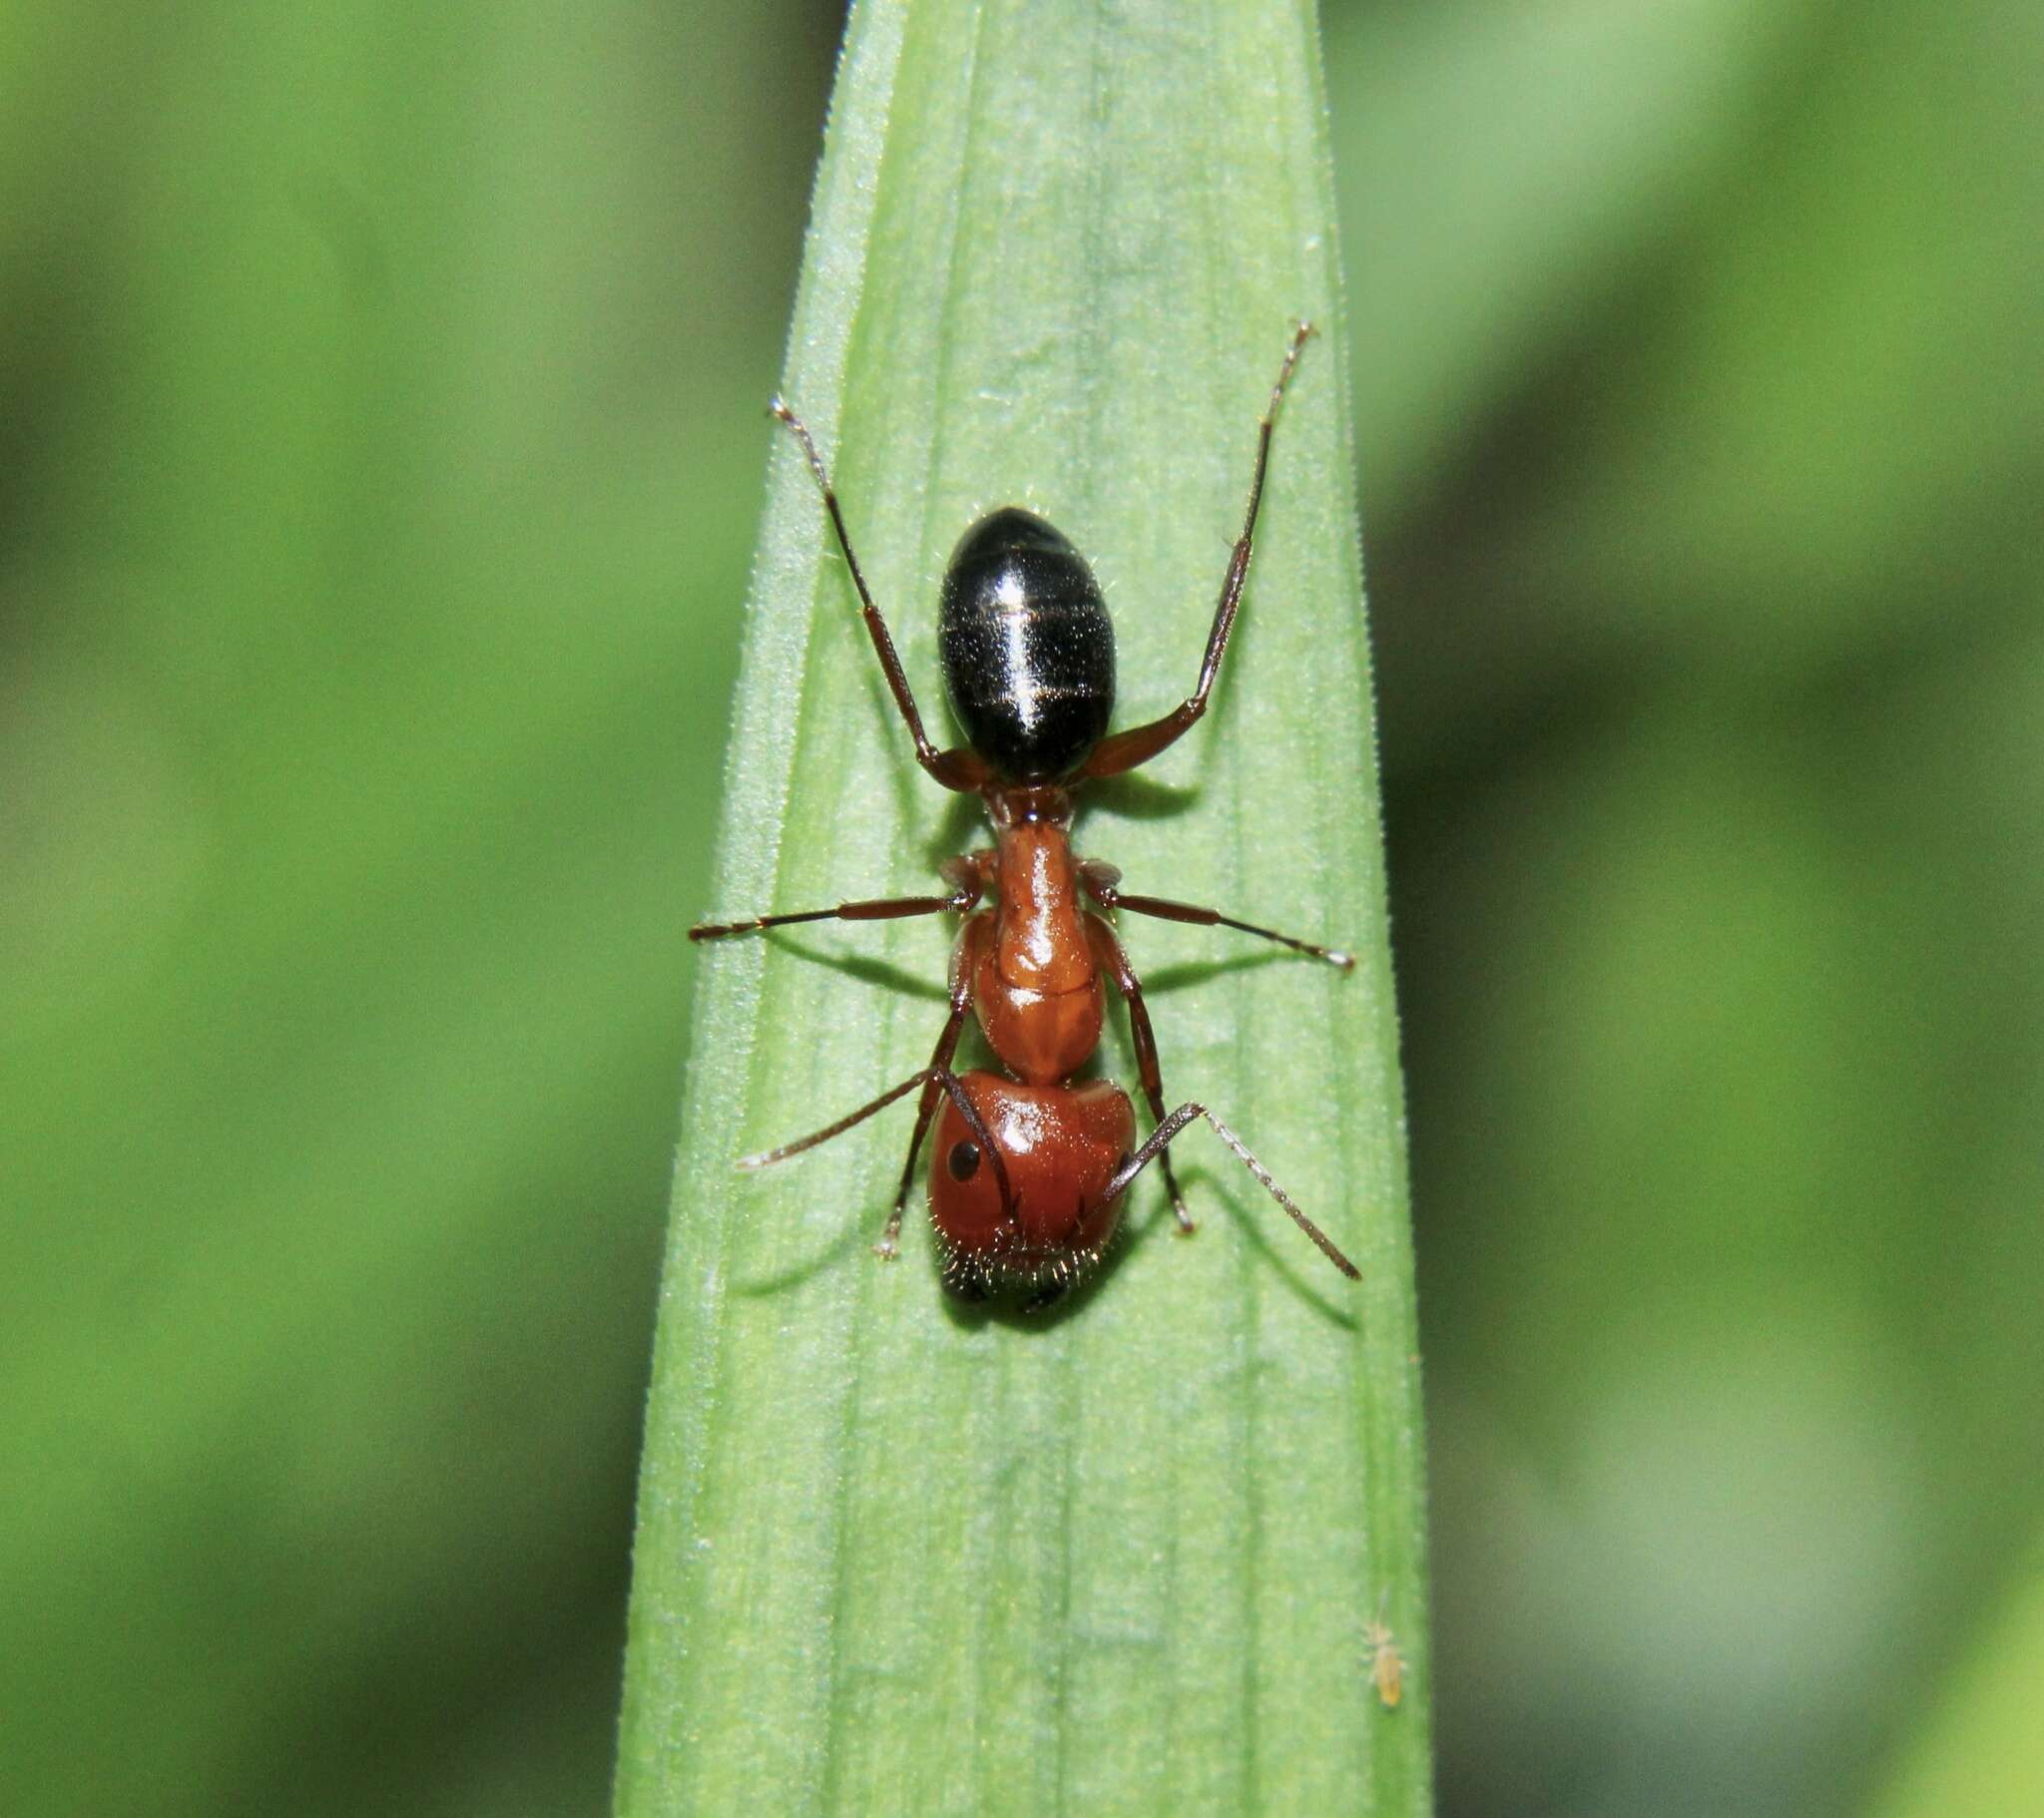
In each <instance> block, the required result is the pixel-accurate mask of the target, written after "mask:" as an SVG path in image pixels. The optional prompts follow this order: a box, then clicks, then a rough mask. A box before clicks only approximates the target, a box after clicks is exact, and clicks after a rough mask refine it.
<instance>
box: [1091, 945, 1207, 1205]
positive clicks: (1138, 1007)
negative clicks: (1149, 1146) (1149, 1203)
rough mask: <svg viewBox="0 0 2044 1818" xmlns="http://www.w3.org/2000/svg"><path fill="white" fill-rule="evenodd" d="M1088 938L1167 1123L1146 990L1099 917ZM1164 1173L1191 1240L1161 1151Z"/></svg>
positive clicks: (1153, 1107) (1159, 1117) (1182, 1201)
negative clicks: (1124, 1010)
mask: <svg viewBox="0 0 2044 1818" xmlns="http://www.w3.org/2000/svg"><path fill="white" fill-rule="evenodd" d="M1086 938H1087V940H1088V941H1089V942H1090V943H1091V944H1092V947H1093V957H1094V958H1095V959H1096V960H1097V961H1098V962H1099V963H1100V966H1101V969H1102V970H1103V971H1104V972H1105V973H1106V974H1107V975H1108V977H1109V978H1111V979H1113V980H1114V982H1115V987H1116V989H1117V990H1119V991H1120V992H1121V994H1122V1001H1123V1002H1124V1003H1126V1004H1127V1005H1128V1007H1129V1034H1130V1036H1131V1037H1132V1038H1133V1040H1134V1042H1135V1045H1136V1072H1137V1074H1138V1075H1139V1076H1140V1078H1141V1079H1142V1082H1143V1096H1144V1098H1146V1099H1148V1100H1149V1101H1150V1115H1151V1117H1152V1118H1154V1119H1156V1121H1157V1122H1158V1123H1159V1124H1162V1123H1163V1122H1164V1076H1163V1074H1162V1073H1161V1072H1160V1071H1159V1069H1158V1066H1157V1036H1156V1032H1155V1031H1154V1030H1152V1029H1151V1027H1150V1012H1149V1010H1148V1009H1147V1008H1146V1007H1145V1005H1144V1003H1143V987H1142V985H1141V984H1140V983H1138V982H1137V979H1136V969H1135V968H1134V967H1133V966H1131V965H1130V964H1129V956H1128V954H1127V953H1126V952H1124V951H1123V949H1122V944H1121V942H1120V941H1118V940H1116V939H1115V936H1114V930H1113V929H1111V928H1110V927H1108V925H1107V924H1106V923H1105V922H1103V921H1102V920H1101V919H1100V917H1099V916H1097V915H1091V914H1089V915H1088V916H1087V917H1086ZM1157 1159H1158V1162H1159V1164H1160V1165H1161V1166H1162V1167H1163V1169H1164V1189H1165V1191H1166V1192H1168V1193H1169V1194H1170V1195H1171V1209H1172V1210H1173V1211H1174V1212H1176V1213H1177V1214H1178V1228H1179V1229H1180V1230H1181V1231H1183V1232H1185V1233H1186V1235H1188V1236H1191V1235H1192V1231H1193V1215H1192V1213H1191V1212H1189V1211H1187V1210H1186V1196H1185V1194H1184V1193H1182V1192H1180V1191H1179V1185H1178V1175H1177V1174H1176V1173H1174V1172H1173V1171H1172V1166H1171V1156H1170V1154H1169V1153H1168V1152H1166V1151H1163V1150H1160V1151H1159V1153H1158V1156H1157Z"/></svg>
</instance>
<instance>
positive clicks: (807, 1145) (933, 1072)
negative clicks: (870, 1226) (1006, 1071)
mask: <svg viewBox="0 0 2044 1818" xmlns="http://www.w3.org/2000/svg"><path fill="white" fill-rule="evenodd" d="M932 1083H934V1084H935V1085H936V1086H937V1087H938V1088H939V1089H940V1090H941V1091H943V1092H944V1093H946V1094H947V1095H948V1096H949V1098H950V1100H951V1103H952V1104H953V1105H955V1106H957V1108H958V1115H959V1116H960V1117H961V1118H963V1119H964V1120H965V1128H966V1129H967V1130H969V1131H971V1132H972V1136H973V1140H974V1141H976V1142H977V1143H978V1144H979V1145H980V1150H981V1152H982V1153H984V1154H986V1155H987V1156H989V1157H990V1158H991V1159H992V1161H993V1164H994V1178H995V1180H997V1181H998V1182H999V1183H1000V1189H1001V1209H1002V1211H1003V1212H1004V1213H1006V1214H1007V1215H1008V1216H1010V1217H1012V1216H1013V1215H1014V1209H1015V1193H1014V1189H1013V1187H1012V1186H1010V1184H1009V1182H1008V1164H1007V1163H1006V1162H1005V1161H1003V1160H1002V1159H1001V1151H1000V1150H999V1148H997V1147H996V1146H995V1144H994V1139H993V1136H992V1134H991V1133H990V1132H989V1131H988V1130H987V1127H986V1120H985V1119H983V1118H982V1117H981V1116H980V1115H979V1108H978V1107H977V1106H975V1105H974V1104H973V1103H972V1101H971V1100H970V1099H968V1098H967V1097H966V1096H965V1088H964V1085H963V1084H962V1083H961V1082H960V1080H959V1078H958V1076H957V1075H956V1074H954V1073H953V1072H952V1071H951V1070H950V1069H949V1068H948V1067H918V1068H917V1069H916V1070H915V1072H914V1073H912V1074H910V1075H909V1076H908V1078H907V1079H905V1080H903V1081H902V1082H901V1084H900V1085H899V1086H890V1087H888V1088H887V1090H886V1091H885V1092H883V1093H882V1094H881V1095H880V1096H879V1097H878V1098H877V1099H873V1100H871V1101H869V1102H868V1103H866V1104H864V1105H861V1106H860V1107H859V1108H858V1110H857V1111H855V1112H853V1113H851V1114H850V1116H848V1117H843V1118H839V1119H838V1120H837V1122H836V1123H835V1124H826V1125H824V1126H823V1128H822V1129H821V1130H818V1131H811V1132H810V1133H809V1134H808V1135H807V1136H797V1137H796V1138H795V1140H794V1141H792V1142H783V1143H782V1144H781V1145H780V1146H779V1147H778V1148H763V1149H761V1150H760V1151H759V1152H758V1153H756V1154H751V1155H741V1156H740V1157H739V1158H738V1160H737V1161H735V1162H734V1163H733V1164H732V1165H733V1166H735V1167H738V1168H740V1169H742V1170H744V1171H745V1172H747V1173H749V1174H750V1173H757V1172H759V1170H760V1169H761V1168H763V1167H771V1166H772V1165H773V1164H774V1163H775V1162H776V1161H785V1160H787V1159H789V1158H790V1157H791V1156H794V1155H799V1154H803V1153H805V1152H806V1151H807V1150H809V1149H812V1148H817V1147H820V1146H821V1145H822V1144H823V1143H825V1142H828V1141H829V1140H830V1138H831V1137H833V1136H843V1135H844V1133H845V1132H846V1131H848V1130H852V1129H855V1128H856V1127H857V1126H858V1125H861V1124H863V1123H864V1122H865V1121H866V1120H867V1119H868V1118H870V1117H871V1116H872V1115H873V1114H874V1113H875V1112H882V1111H885V1110H886V1109H887V1107H888V1106H890V1105H892V1104H893V1103H894V1101H895V1100H896V1099H905V1098H907V1097H908V1095H909V1094H910V1093H912V1092H913V1091H915V1089H916V1088H917V1087H918V1086H927V1085H930V1084H932Z"/></svg>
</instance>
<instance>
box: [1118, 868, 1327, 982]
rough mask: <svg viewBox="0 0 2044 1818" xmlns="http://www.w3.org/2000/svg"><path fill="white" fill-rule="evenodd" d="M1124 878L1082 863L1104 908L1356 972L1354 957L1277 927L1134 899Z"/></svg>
mask: <svg viewBox="0 0 2044 1818" xmlns="http://www.w3.org/2000/svg"><path fill="white" fill-rule="evenodd" d="M1121 877H1122V874H1121V873H1120V872H1119V871H1117V870H1116V869H1115V868H1114V866H1112V865H1107V864H1102V863H1101V862H1100V861H1099V860H1098V859H1082V860H1081V861H1080V864H1079V881H1080V883H1081V884H1082V885H1084V886H1085V890H1086V894H1087V895H1088V896H1090V897H1091V898H1092V899H1093V900H1094V901H1095V902H1096V903H1098V904H1099V905H1100V906H1101V907H1102V908H1103V909H1126V910H1128V911H1129V913H1130V914H1131V915H1154V916H1155V917H1156V918H1157V919H1158V920H1159V921H1163V922H1190V923H1191V924H1192V925H1193V926H1195V927H1198V928H1216V927H1219V928H1234V929H1236V930H1238V931H1239V932H1241V933H1243V934H1254V935H1256V936H1258V937H1259V938H1260V939H1262V940H1267V941H1276V942H1277V943H1278V946H1280V947H1289V948H1290V949H1291V950H1292V952H1293V953H1303V954H1305V955H1307V956H1308V957H1309V958H1312V959H1316V960H1325V961H1326V962H1327V964H1328V965H1329V966H1334V967H1338V968H1339V969H1340V970H1341V971H1343V972H1353V971H1354V970H1355V955H1354V954H1352V953H1346V952H1343V951H1342V950H1341V949H1340V948H1338V947H1320V946H1316V945H1315V944H1314V943H1313V942H1311V941H1301V940H1299V939H1297V938H1296V937H1295V936H1292V935H1289V934H1279V933H1278V930H1277V929H1275V928H1260V927H1258V926H1257V924H1256V923H1255V922H1239V921H1237V920H1236V919H1235V917H1234V916H1232V915H1223V914H1222V913H1221V911H1220V910H1219V909H1208V908H1204V907H1202V906H1201V905H1200V904H1198V903H1175V902H1171V901H1169V900H1168V899H1166V898H1164V897H1161V896H1132V895H1130V894H1129V892H1127V891H1126V890H1124V889H1122V888H1121Z"/></svg>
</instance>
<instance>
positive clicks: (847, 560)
mask: <svg viewBox="0 0 2044 1818" xmlns="http://www.w3.org/2000/svg"><path fill="white" fill-rule="evenodd" d="M767 409H769V410H770V411H771V412H772V413H773V415H774V416H775V418H777V419H778V420H779V422H780V423H781V424H783V425H784V426H785V428H786V430H787V433H788V434H789V435H791V436H793V437H794V439H795V440H796V441H797V442H799V443H800V444H801V450H802V454H803V455H804V457H806V459H807V461H808V463H809V472H810V473H811V474H812V475H813V476H814V477H815V481H816V490H817V491H818V492H820V493H821V494H822V495H823V509H824V510H825V511H826V512H828V513H829V514H830V528H831V529H832V530H834V531H835V532H836V533H837V547H838V548H839V549H841V550H842V551H843V552H844V566H845V567H846V568H848V569H850V570H851V583H852V586H854V587H855V588H857V589H858V598H859V606H860V608H861V610H862V611H863V612H864V614H865V621H866V633H867V635H868V636H869V637H870V638H871V639H872V641H873V653H874V655H875V656H877V657H878V658H879V660H880V668H881V670H882V671H883V672H885V674H886V677H887V686H888V688H889V690H890V691H891V692H892V693H893V695H894V704H895V706H896V707H897V708H898V709H899V710H900V713H901V717H902V720H903V721H904V722H905V723H906V725H907V727H908V736H909V737H910V738H911V739H913V740H914V742H915V761H916V762H917V763H919V764H921V765H922V767H923V768H924V769H925V770H926V771H928V772H929V774H930V775H931V776H933V777H934V778H935V779H936V780H937V781H938V782H940V783H942V784H943V785H944V787H945V788H947V789H959V790H966V789H976V788H978V787H979V786H980V785H981V784H982V783H984V782H985V781H986V780H987V777H988V774H989V772H988V770H987V766H986V760H985V759H984V758H982V757H981V756H980V755H979V754H978V753H977V752H976V751H973V750H970V749H969V748H966V747H964V746H959V747H956V748H954V749H952V750H949V751H940V750H938V749H937V747H936V746H935V745H933V744H931V743H930V740H929V734H928V733H927V732H925V731H924V730H923V725H922V714H921V713H920V712H918V711H917V710H916V705H915V696H914V694H912V693H911V692H910V691H909V687H908V677H907V675H906V674H905V673H904V672H903V671H902V668H901V659H900V657H899V656H898V655H897V654H896V653H895V650H894V640H893V638H892V637H891V636H890V635H889V633H888V631H887V622H886V620H884V619H882V618H881V617H880V609H879V608H878V607H877V606H876V605H874V604H873V596H872V593H871V591H870V590H869V589H868V588H867V586H866V577H865V570H863V569H862V568H860V567H859V565H858V558H857V557H856V556H855V555H853V554H852V553H851V533H850V532H849V531H848V530H846V529H845V528H844V513H843V511H842V510H841V509H840V508H839V506H838V503H837V493H836V490H835V489H834V488H833V487H832V486H831V484H830V474H829V470H828V469H827V468H825V467H824V465H823V457H822V455H821V454H819V453H818V452H817V450H816V442H815V438H814V437H813V436H811V435H810V434H809V431H808V425H807V424H805V423H804V422H803V421H802V420H801V418H800V417H798V416H796V415H795V413H794V412H793V411H792V410H790V409H789V408H788V407H787V404H786V403H785V401H783V400H782V399H780V398H775V399H774V400H773V401H772V403H771V404H769V405H768V406H767Z"/></svg>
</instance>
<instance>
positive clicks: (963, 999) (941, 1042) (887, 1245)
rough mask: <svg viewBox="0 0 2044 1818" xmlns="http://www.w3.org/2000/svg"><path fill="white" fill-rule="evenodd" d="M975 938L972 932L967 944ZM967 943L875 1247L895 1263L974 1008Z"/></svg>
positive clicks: (955, 965) (958, 957) (961, 946)
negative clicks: (933, 1124)
mask: <svg viewBox="0 0 2044 1818" xmlns="http://www.w3.org/2000/svg"><path fill="white" fill-rule="evenodd" d="M970 938H971V936H970V934H969V932H968V935H967V940H969V939H970ZM967 951H968V949H967V944H966V940H961V941H960V942H959V943H958V948H957V951H956V953H955V954H954V955H953V956H952V960H951V1014H950V1016H949V1017H947V1018H946V1019H945V1021H944V1033H943V1034H942V1035H940V1036H938V1037H937V1047H936V1052H935V1053H934V1054H932V1055H931V1056H930V1064H929V1084H928V1085H926V1086H925V1087H924V1088H923V1089H922V1102H921V1104H919V1105H918V1106H917V1107H916V1108H915V1134H914V1135H913V1136H910V1137H909V1138H908V1159H907V1160H906V1161H904V1162H903V1163H902V1164H901V1184H900V1185H899V1186H898V1187H896V1188H895V1189H894V1209H893V1211H892V1212H890V1213H889V1214H888V1216H887V1228H886V1230H885V1231H883V1232H882V1233H881V1235H880V1241H879V1242H878V1243H876V1244H874V1245H873V1254H874V1255H875V1256H878V1257H881V1258H883V1259H884V1260H887V1261H892V1260H893V1258H894V1257H895V1256H896V1255H897V1254H899V1248H898V1243H897V1240H898V1239H899V1237H900V1235H901V1219H902V1215H903V1214H904V1212H905V1211H906V1210H907V1207H908V1195H909V1191H910V1189H911V1188H912V1187H913V1186H914V1185H915V1158H916V1156H918V1155H919V1154H921V1153H922V1139H923V1137H924V1136H927V1135H928V1134H929V1128H930V1121H931V1119H933V1118H934V1117H935V1116H936V1115H937V1099H938V1097H939V1095H940V1094H941V1093H942V1092H943V1090H944V1086H943V1081H944V1078H945V1077H946V1076H948V1075H949V1073H950V1071H951V1057H952V1056H953V1055H955V1054H956V1053H957V1052H958V1038H959V1036H960V1035H962V1034H963V1033H964V1030H965V1018H966V1014H967V1012H968V1011H969V1010H970V1009H971V1007H972V969H971V967H970V966H968V965H967V964H966V963H965V962H966V954H967Z"/></svg>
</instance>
